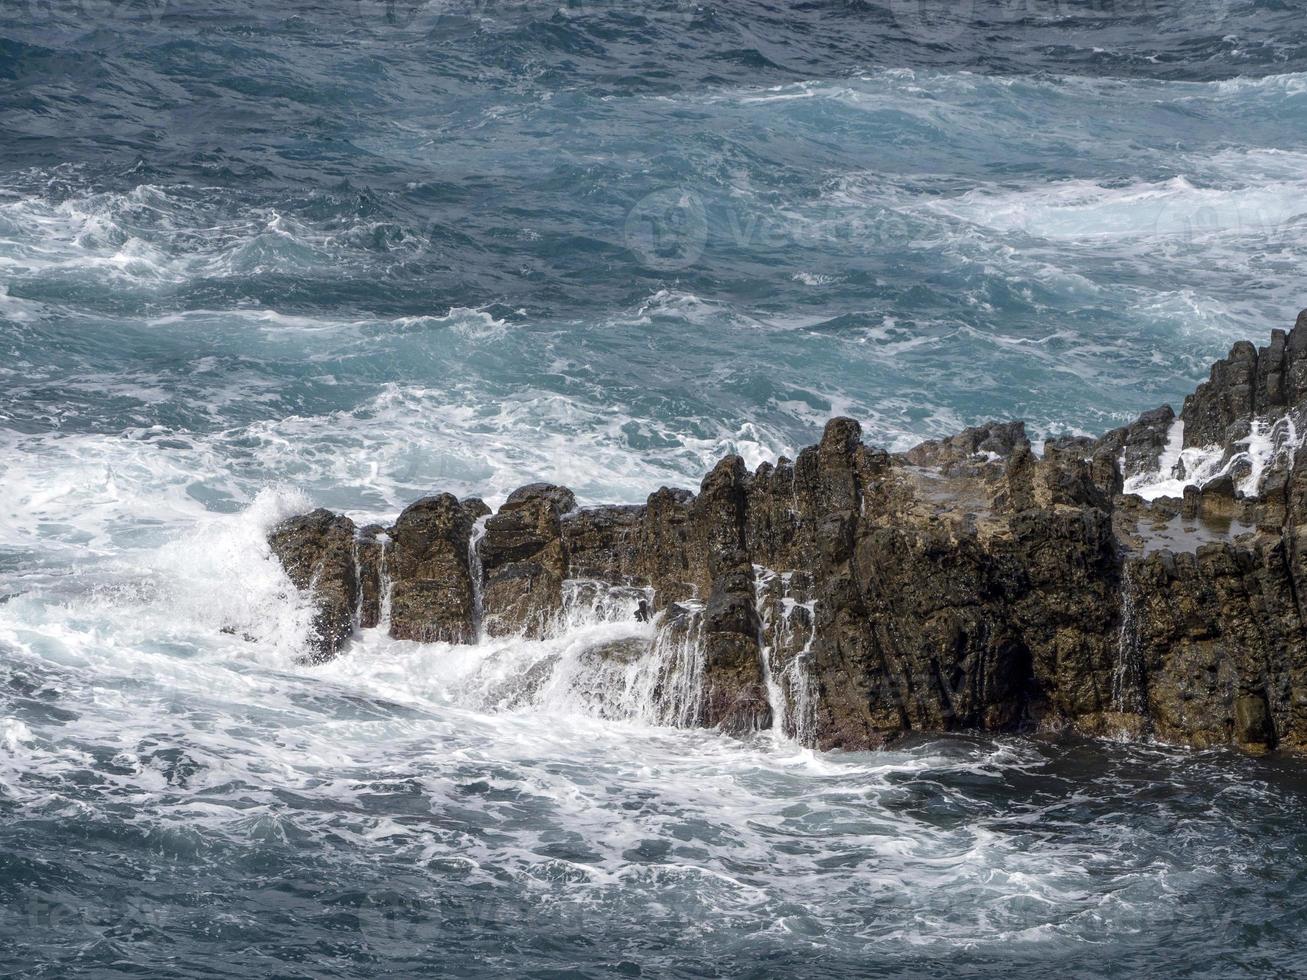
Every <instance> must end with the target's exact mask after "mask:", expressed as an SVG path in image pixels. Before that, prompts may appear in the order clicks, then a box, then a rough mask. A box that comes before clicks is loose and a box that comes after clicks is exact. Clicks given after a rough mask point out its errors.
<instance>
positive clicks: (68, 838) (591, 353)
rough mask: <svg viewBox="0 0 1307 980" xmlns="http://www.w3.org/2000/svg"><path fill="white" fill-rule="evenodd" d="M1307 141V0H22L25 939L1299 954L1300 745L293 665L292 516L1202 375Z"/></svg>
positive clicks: (515, 964) (1040, 425) (1305, 191)
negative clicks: (874, 750)
mask: <svg viewBox="0 0 1307 980" xmlns="http://www.w3.org/2000/svg"><path fill="white" fill-rule="evenodd" d="M1305 134H1307V9H1305V8H1304V7H1303V6H1302V4H1301V3H1300V2H1298V0H1282V2H1267V0H1258V2H1245V0H1201V2H1181V0H1149V2H1135V3H1129V2H1122V3H1106V2H1079V0H1056V2H1053V0H1050V2H1042V0H1036V2H1029V3H1020V4H1018V3H1010V2H990V0H985V2H980V0H977V2H974V3H963V4H947V5H945V4H938V3H932V2H930V0H922V2H921V3H917V2H909V0H894V2H893V3H888V4H878V3H857V2H837V0H815V2H809V3H802V4H798V3H795V4H782V3H761V2H742V0H740V2H725V3H717V4H713V3H705V4H690V3H682V2H679V0H666V2H654V3H645V4H635V3H629V2H625V0H595V2H581V0H575V2H565V3H562V4H534V3H524V2H511V0H481V2H477V0H447V2H444V0H441V2H434V0H433V2H431V3H426V4H419V3H416V2H413V3H409V2H403V0H394V2H381V0H339V2H332V3H326V2H323V3H320V4H307V3H293V4H290V5H283V6H280V7H277V8H275V9H265V10H262V11H250V10H248V9H246V7H245V6H244V5H236V4H230V3H227V2H226V0H214V2H209V3H203V4H201V3H196V2H193V0H121V2H117V0H102V2H100V0H75V2H73V3H70V4H67V5H65V4H54V3H49V2H46V0H0V453H2V454H3V455H2V456H0V460H3V462H2V463H0V474H2V476H0V680H2V681H3V683H0V814H3V819H0V903H2V907H0V950H3V953H0V956H3V957H4V958H5V959H6V961H7V963H8V965H9V966H10V968H11V969H12V970H15V971H19V972H22V973H25V974H30V975H34V976H63V975H68V974H70V973H73V972H78V971H81V972H87V973H90V974H93V975H110V974H115V975H116V974H120V973H136V974H143V975H151V976H153V975H176V976H199V975H228V974H232V975H243V976H248V975H250V974H251V973H259V974H264V973H269V974H277V975H285V976H292V975H295V976H298V975H304V976H353V975H358V974H360V973H375V972H386V971H390V972H392V973H395V974H397V975H405V974H417V973H428V974H429V973H435V974H449V975H481V974H486V975H496V976H498V975H502V974H504V973H510V974H516V973H531V974H532V975H539V976H545V975H549V976H553V975H560V974H564V973H567V972H568V971H572V972H573V973H574V974H575V975H582V976H606V975H636V974H639V973H641V972H643V973H644V974H645V975H655V976H662V975H698V974H700V973H702V972H705V971H707V972H710V973H711V972H714V971H715V972H716V973H717V974H718V975H738V974H741V973H746V974H753V975H760V976H761V975H770V974H786V975H814V976H816V975H826V974H828V973H830V972H831V971H832V970H835V971H845V972H854V973H857V974H859V975H921V974H923V973H928V972H932V971H934V972H941V973H944V972H963V973H967V974H968V975H995V974H1007V973H1010V972H1011V971H1012V970H1013V969H1014V968H1024V969H1027V970H1030V971H1033V972H1039V973H1051V972H1062V973H1065V972H1066V971H1068V970H1069V971H1072V972H1074V973H1075V974H1076V975H1102V976H1133V975H1135V974H1137V973H1141V972H1144V971H1149V972H1159V971H1160V972H1165V973H1169V974H1175V975H1187V976H1209V975H1210V976H1222V977H1225V976H1231V975H1237V974H1250V975H1266V974H1271V973H1281V974H1282V973H1285V972H1288V973H1293V972H1295V971H1303V970H1307V961H1305V960H1304V955H1303V953H1302V950H1301V941H1300V938H1299V937H1300V936H1301V934H1302V926H1303V922H1302V913H1301V912H1300V911H1299V910H1300V909H1301V907H1302V906H1303V896H1304V892H1305V889H1304V883H1303V871H1302V861H1303V851H1304V846H1307V837H1304V836H1303V834H1302V829H1301V826H1300V825H1301V820H1300V819H1298V816H1297V815H1299V814H1301V813H1302V812H1303V801H1304V797H1303V790H1304V787H1303V783H1302V780H1301V777H1300V776H1299V775H1298V773H1297V771H1296V769H1295V767H1294V766H1293V765H1291V764H1288V763H1268V762H1255V761H1250V760H1246V759H1241V758H1237V757H1233V756H1225V755H1223V754H1220V753H1216V754H1211V753H1207V754H1189V753H1183V752H1177V751H1171V750H1167V751H1162V750H1160V749H1158V748H1156V747H1149V746H1123V745H1090V744H1080V743H1072V742H1058V741H1046V740H1035V739H1023V738H1017V737H1012V738H1005V739H998V740H977V739H971V738H967V737H962V736H959V737H958V738H955V739H938V740H922V741H920V742H915V743H912V744H910V745H907V746H905V747H902V748H900V749H895V750H893V751H891V752H886V753H882V754H869V755H865V756H860V755H817V754H813V753H811V752H809V751H807V750H804V749H802V748H800V747H797V746H793V745H787V744H784V743H776V742H774V741H773V740H772V739H771V738H770V737H761V738H760V739H758V740H756V741H755V742H745V743H740V742H736V741H733V740H730V739H725V738H720V737H718V736H715V735H712V734H710V733H703V732H683V731H675V730H668V729H660V728H655V727H651V726H647V725H644V724H642V723H640V722H638V721H636V720H634V719H632V718H623V717H613V716H614V714H620V712H615V711H614V710H610V709H611V705H609V704H608V703H607V702H605V701H604V699H603V697H598V700H597V701H596V699H595V697H591V696H589V695H587V696H582V695H581V694H580V693H578V690H575V689H568V690H563V691H554V692H552V693H549V694H548V695H547V696H541V697H538V698H536V699H535V700H534V701H531V702H530V703H526V704H523V703H520V699H518V700H514V699H513V698H510V697H507V696H506V695H505V694H504V691H505V685H507V686H508V687H509V688H511V687H512V685H513V684H514V683H515V679H517V678H520V677H521V676H522V675H523V672H524V671H526V670H527V669H529V667H530V665H532V664H534V663H537V662H538V661H539V660H540V659H541V658H559V659H561V661H562V662H565V663H567V662H571V661H570V660H569V659H568V658H573V659H575V658H577V657H580V656H581V653H582V652H583V648H584V647H585V644H586V643H589V642H592V641H598V640H601V639H605V638H611V637H612V636H614V635H616V636H622V637H625V636H628V635H638V633H639V630H640V629H641V627H638V626H636V625H634V624H615V623H603V622H591V623H582V624H580V625H577V626H576V628H575V630H574V631H573V632H572V633H570V634H568V635H566V636H562V637H558V638H555V639H553V640H551V641H548V642H547V643H545V644H543V645H542V644H524V643H512V644H501V645H499V646H494V645H489V646H482V647H476V648H472V649H469V650H450V649H448V648H441V647H434V648H428V647H418V646H415V645H411V644H402V643H390V642H388V641H384V640H370V641H368V642H367V643H361V644H358V645H357V647H356V649H354V650H353V651H352V652H351V653H350V654H349V655H347V656H346V657H345V658H343V659H342V660H341V661H340V662H338V663H336V664H332V665H328V666H325V667H319V668H306V667H301V666H298V665H297V664H296V662H295V656H296V654H297V653H298V652H299V650H300V648H301V647H300V645H301V643H302V627H303V625H304V616H305V610H304V609H303V608H302V606H301V604H299V603H298V602H297V601H295V600H294V599H293V598H288V597H287V595H286V593H285V582H284V580H283V579H282V578H281V577H280V572H279V570H278V569H277V568H276V567H275V566H274V565H273V564H272V563H270V561H269V560H268V558H267V555H266V551H265V550H264V549H263V546H262V543H261V542H262V534H263V532H264V530H265V529H266V528H267V527H268V526H269V525H270V523H271V522H272V521H274V520H275V519H276V518H277V517H278V516H281V515H284V514H288V513H292V512H294V511H296V510H298V509H303V508H306V507H308V506H310V505H323V506H329V507H333V508H336V509H340V510H343V511H346V512H348V513H349V514H350V515H351V516H353V517H355V518H356V519H359V520H365V519H378V518H387V517H392V516H393V515H394V514H395V513H396V512H397V511H398V510H399V509H400V508H401V507H402V506H403V505H404V504H406V503H408V502H409V501H411V500H412V499H414V498H416V497H417V496H420V495H422V494H424V493H428V492H431V491H433V490H450V491H453V492H455V493H459V494H463V493H477V494H479V495H483V496H485V497H487V499H490V500H492V501H498V500H501V499H502V498H503V497H504V496H505V495H506V494H507V492H508V491H509V490H511V489H512V488H513V487H515V486H517V485H520V484H522V483H526V482H529V481H532V480H541V479H544V480H551V481H555V482H560V483H565V484H567V485H569V486H571V487H572V488H573V489H574V490H575V491H576V492H577V494H578V496H579V497H580V498H581V499H582V501H583V502H600V501H640V500H643V499H644V497H645V496H646V495H647V494H648V493H649V492H650V491H651V490H653V489H655V488H656V487H658V486H659V485H662V484H672V485H685V486H694V485H696V484H697V482H698V480H699V478H700V476H701V475H702V473H703V472H704V471H705V470H706V469H707V468H708V467H709V466H710V465H711V464H712V462H713V461H715V460H716V459H717V458H719V457H720V456H721V455H723V454H725V453H728V452H739V453H741V454H742V455H743V456H744V457H745V458H746V460H747V461H748V462H749V463H750V464H756V463H758V462H761V461H762V460H764V459H772V458H775V457H776V456H777V455H780V454H783V453H784V454H790V455H792V454H793V453H794V451H795V450H796V449H797V448H798V447H800V446H802V445H805V444H807V443H810V442H812V441H814V440H815V438H816V436H817V434H818V433H819V431H820V428H821V425H822V423H823V422H824V421H825V420H826V418H828V417H829V416H830V415H832V414H847V415H852V416H854V417H856V418H857V419H859V420H860V421H861V422H862V424H863V427H864V431H865V433H866V436H867V438H868V440H869V441H872V442H875V443H877V444H880V445H885V446H888V447H890V448H894V449H902V448H906V447H908V446H910V445H912V444H913V443H915V442H916V441H919V440H920V439H923V438H928V437H933V436H938V435H942V434H947V433H950V432H952V431H955V430H956V429H958V428H960V427H962V426H964V425H968V424H974V423H977V422H980V421H984V420H986V419H989V418H1009V417H1022V418H1025V419H1027V420H1028V424H1029V427H1030V430H1031V431H1032V433H1034V434H1037V435H1039V434H1044V433H1059V432H1083V433H1097V432H1100V431H1102V430H1104V429H1106V428H1109V427H1111V426H1113V425H1117V424H1120V423H1122V422H1124V421H1127V420H1129V419H1130V418H1132V417H1133V416H1134V415H1135V414H1136V413H1138V412H1139V411H1141V410H1144V409H1148V408H1152V407H1154V406H1156V405H1158V404H1160V403H1162V402H1167V401H1169V402H1171V403H1172V404H1174V405H1177V406H1178V404H1179V401H1180V399H1181V398H1182V397H1183V395H1184V394H1185V393H1186V392H1187V391H1188V390H1190V389H1191V388H1192V386H1193V385H1194V383H1195V382H1196V381H1198V380H1200V379H1201V378H1202V377H1203V376H1204V375H1205V373H1206V370H1207V366H1208V364H1209V362H1210V361H1211V360H1212V359H1214V358H1216V357H1219V356H1221V355H1222V354H1223V353H1224V352H1225V350H1226V349H1227V348H1228V347H1229V345H1230V344H1231V343H1232V342H1233V341H1235V340H1238V339H1244V338H1249V339H1254V340H1260V339H1262V338H1264V337H1266V336H1267V335H1268V333H1269V330H1270V329H1272V328H1275V327H1287V326H1289V325H1290V324H1291V322H1292V318H1293V316H1294V315H1295V314H1296V311H1297V310H1298V309H1299V308H1301V307H1304V306H1307V290H1304V288H1303V286H1302V276H1301V270H1302V269H1303V268H1304V258H1307V235H1304V229H1305V228H1307V221H1305V218H1304V216H1305V215H1307V204H1304V202H1307V135H1305ZM223 629H228V630H232V631H234V632H229V633H223V632H221V630H223ZM243 633H249V634H250V635H252V636H254V637H255V640H254V641H252V642H246V641H245V640H243V639H242V638H241V634H243ZM592 693H593V692H592ZM510 702H511V706H510Z"/></svg>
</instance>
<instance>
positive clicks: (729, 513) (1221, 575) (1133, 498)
mask: <svg viewBox="0 0 1307 980" xmlns="http://www.w3.org/2000/svg"><path fill="white" fill-rule="evenodd" d="M1300 412H1307V314H1304V315H1303V316H1301V317H1300V318H1299V321H1298V324H1297V326H1296V327H1295V328H1294V330H1293V331H1291V332H1290V333H1288V334H1286V333H1284V332H1282V331H1277V332H1276V333H1275V334H1274V335H1273V336H1272V340H1271V343H1270V344H1269V345H1268V346H1267V347H1264V348H1262V349H1260V350H1258V349H1257V348H1255V347H1253V345H1251V344H1248V343H1240V344H1237V345H1235V348H1234V349H1233V350H1232V351H1231V353H1230V355H1229V357H1227V358H1226V359H1225V360H1223V361H1221V362H1219V363H1218V364H1217V365H1215V366H1214V367H1213V369H1212V372H1211V377H1210V379H1209V380H1208V381H1207V382H1205V383H1204V384H1202V385H1201V386H1199V388H1198V389H1197V391H1195V393H1194V394H1193V395H1192V396H1190V397H1189V398H1188V399H1186V401H1185V405H1184V408H1183V411H1182V412H1181V413H1180V415H1179V416H1177V415H1176V414H1175V412H1174V411H1173V410H1172V409H1171V408H1170V407H1169V406H1163V407H1162V408H1159V409H1156V410H1154V411H1151V412H1147V413H1145V414H1144V415H1142V416H1141V417H1140V418H1139V419H1138V420H1136V421H1135V422H1133V423H1131V424H1129V425H1127V426H1123V427H1121V428H1119V429H1115V430H1112V431H1111V432H1108V433H1106V434H1105V435H1104V436H1103V437H1101V438H1100V439H1090V438H1086V437H1083V436H1066V437H1060V438H1053V439H1049V440H1048V441H1046V442H1045V444H1044V445H1043V446H1042V447H1041V449H1040V451H1036V449H1035V447H1033V446H1032V445H1031V443H1030V441H1029V439H1028V437H1027V434H1026V432H1025V429H1024V426H1023V425H1022V423H1020V422H990V423H986V424H985V425H982V426H976V427H973V428H970V429H967V430H965V431H964V432H962V433H959V434H958V435H957V436H954V437H952V438H949V439H943V440H934V441H930V442H927V443H923V444H922V445H920V446H918V447H916V448H915V449H912V450H910V451H908V452H906V453H900V454H891V453H887V452H885V451H883V450H879V449H875V448H873V447H870V446H867V445H865V444H864V443H863V442H862V439H861V431H860V429H859V426H858V424H857V423H856V422H855V421H853V420H851V419H845V418H836V419H832V420H831V421H830V422H829V423H828V424H827V425H826V428H825V431H824V433H823V435H822V438H821V441H820V442H819V443H818V444H817V445H815V446H810V447H808V448H806V449H804V450H803V451H802V452H800V453H799V454H798V456H797V458H796V459H794V460H792V461H791V460H789V459H786V458H781V459H779V460H777V461H776V462H775V463H764V464H762V465H761V466H759V467H758V468H757V469H756V470H754V471H753V472H750V471H749V470H748V469H747V468H746V466H745V464H744V461H743V460H742V459H741V458H739V457H738V456H728V457H727V458H725V459H723V460H721V461H720V462H719V463H718V464H717V465H716V466H715V467H714V468H713V469H712V471H711V472H709V473H708V474H707V475H706V476H705V477H704V479H703V482H702V484H701V485H700V487H699V488H698V491H697V492H691V491H689V490H685V489H677V488H667V487H664V488H661V489H659V490H657V491H655V492H654V493H653V494H651V495H650V497H649V498H648V500H647V502H646V503H645V504H643V505H625V506H603V507H588V508H578V507H577V506H576V501H575V498H574V497H573V495H572V493H571V492H570V491H569V490H567V489H566V488H563V487H558V486H554V485H551V484H532V485H529V486H526V487H523V488H521V489H519V490H517V491H515V492H514V493H513V494H512V495H510V496H509V498H508V499H507V500H506V501H505V503H504V504H503V505H502V506H501V507H500V508H499V509H498V511H497V512H495V513H493V514H491V513H490V509H489V508H487V507H486V506H485V505H484V504H483V503H481V501H479V500H475V499H473V500H468V501H459V500H458V499H457V498H455V497H453V496H451V495H449V494H440V495H435V496H431V497H426V498H423V499H422V500H420V501H418V502H416V503H415V504H413V505H411V506H410V507H409V508H407V509H406V510H405V511H404V513H403V514H401V515H400V517H399V518H398V520H397V521H396V523H395V525H394V526H393V527H391V528H385V529H383V528H381V527H379V526H370V527H367V528H364V529H362V530H358V529H356V528H355V527H354V525H353V523H352V522H350V521H349V520H348V519H347V518H344V517H340V516H337V515H333V514H331V513H329V512H327V511H315V512H313V513H312V514H308V515H304V516H302V517H297V518H293V519H292V520H290V521H287V522H285V523H284V524H282V525H279V526H278V527H277V528H276V529H274V531H273V532H272V535H271V537H270V542H271V544H272V548H273V551H274V553H275V554H276V555H277V556H278V557H279V558H280V559H281V561H282V563H283V564H284V565H285V567H286V570H287V572H288V574H289V575H290V577H291V580H292V581H293V582H294V584H295V585H296V587H298V588H300V589H303V590H306V591H309V592H311V593H312V595H313V597H314V601H315V603H316V608H317V615H316V618H315V623H314V629H315V637H314V638H313V644H314V651H315V653H314V655H315V656H316V657H319V658H325V657H330V656H333V655H335V654H336V653H337V652H338V651H339V650H340V649H341V648H342V645H343V644H344V643H345V642H346V641H347V639H348V637H349V635H350V633H351V632H352V631H353V630H354V629H355V628H356V627H357V628H364V629H366V628H372V627H375V626H378V625H384V624H383V622H382V621H383V619H384V618H385V617H384V616H383V608H384V609H387V610H389V630H390V633H391V635H392V636H395V637H397V638H401V639H412V640H420V641H445V642H452V643H466V642H472V641H474V640H475V639H476V638H477V636H478V635H479V633H480V632H482V631H484V633H485V635H489V636H504V635H522V636H524V637H526V638H539V637H544V636H548V635H550V634H551V632H552V631H557V630H559V629H562V628H564V623H565V621H566V619H567V615H570V614H571V613H570V612H569V610H570V605H569V604H575V603H576V602H577V601H579V600H578V597H589V598H586V599H585V601H586V602H590V603H591V604H594V603H600V602H601V601H603V600H602V599H601V597H602V596H604V595H608V596H609V597H610V599H611V601H609V605H610V606H612V608H620V609H625V608H626V606H628V605H629V606H630V607H631V610H637V609H642V610H643V614H644V615H646V616H647V615H649V614H652V616H653V621H652V624H651V626H652V628H653V629H654V630H655V636H656V639H655V641H654V642H652V644H645V643H643V642H642V643H639V644H636V645H635V646H634V647H632V648H631V650H629V651H627V652H626V654H625V655H624V656H625V659H623V658H618V660H617V661H613V660H612V658H606V659H605V663H607V664H608V665H609V667H611V666H612V664H613V663H614V662H620V663H626V662H627V661H628V660H629V659H630V658H633V657H639V656H652V655H655V653H656V651H658V650H660V649H663V648H670V647H673V646H674V647H676V649H677V650H678V651H680V652H679V653H678V654H677V657H678V658H679V659H676V660H675V661H673V660H668V662H667V663H668V665H669V666H668V667H667V668H666V671H664V674H663V675H660V677H659V680H658V682H657V684H656V685H655V688H654V690H653V694H652V696H653V697H655V698H663V699H665V700H666V701H667V704H668V707H667V710H665V711H662V712H660V713H658V714H657V717H660V718H664V719H666V720H669V721H672V722H674V723H677V724H688V725H700V726H708V727H716V728H720V729H722V730H724V731H729V732H738V733H742V732H748V731H753V730H759V729H767V728H773V727H774V728H779V729H781V730H783V731H784V732H785V734H786V735H788V736H789V737H792V738H796V739H798V740H800V741H802V742H804V743H805V744H810V745H813V746H818V747H822V748H833V747H842V748H848V749H858V748H866V747H872V746H876V745H879V744H882V743H884V742H885V741H886V740H888V739H892V738H895V737H897V736H899V735H901V734H903V733H905V732H910V731H941V730H950V729H985V730H1005V729H1014V728H1019V727H1023V728H1030V727H1034V728H1043V729H1061V728H1070V729H1074V730H1077V731H1081V732H1086V733H1090V734H1108V733H1122V732H1123V733H1127V734H1136V735H1138V734H1148V735H1151V736H1153V737H1157V738H1161V739H1164V740H1169V741H1176V742H1182V743H1188V744H1193V745H1199V746H1207V745H1216V744H1227V743H1231V744H1236V745H1240V746H1242V747H1244V748H1245V749H1247V750H1249V751H1253V752H1264V751H1268V750H1270V749H1273V748H1276V747H1281V748H1307V449H1304V448H1303V447H1302V446H1301V444H1300V443H1301V440H1300V439H1299V437H1298V435H1297V432H1298V428H1299V426H1298V419H1299V414H1298V413H1300ZM1182 446H1183V447H1184V449H1185V451H1186V452H1185V454H1184V455H1183V456H1182V454H1181V453H1180V448H1181V447H1182ZM1195 447H1196V451H1195V452H1189V450H1191V449H1195ZM1198 450H1200V451H1198ZM1199 457H1201V460H1200V465H1199V464H1195V462H1194V460H1195V459H1198V458H1199ZM1186 466H1188V467H1189V468H1190V469H1189V472H1188V473H1187V474H1186ZM1149 481H1153V483H1149ZM1186 481H1188V482H1186ZM1154 484H1155V485H1156V486H1158V487H1162V488H1163V489H1169V488H1172V487H1179V488H1182V490H1183V495H1182V496H1164V495H1162V494H1161V492H1160V491H1159V492H1153V491H1152V490H1148V492H1147V493H1146V494H1145V497H1147V498H1148V499H1145V497H1141V496H1139V495H1136V494H1133V493H1129V494H1127V493H1123V492H1122V491H1123V487H1124V486H1126V485H1130V486H1131V487H1133V488H1135V489H1139V488H1141V487H1145V485H1147V487H1151V486H1153V485H1154ZM1147 487H1145V488H1147ZM596 597H600V598H596ZM611 597H617V598H616V599H612V598H611ZM623 603H624V604H625V605H623ZM640 603H643V604H644V605H643V607H641V606H640V605H639V604H640ZM596 608H597V606H596ZM624 615H628V618H629V616H630V615H631V613H624ZM691 647H692V648H693V656H692V659H693V660H694V662H693V663H692V664H691V663H689V662H688V661H687V660H686V657H687V654H686V652H685V651H686V650H687V649H690V648H691ZM650 651H654V653H651V652H650ZM678 665H679V666H678ZM669 671H670V673H669ZM672 692H675V695H674V696H673V693H672ZM673 702H674V703H673Z"/></svg>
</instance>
